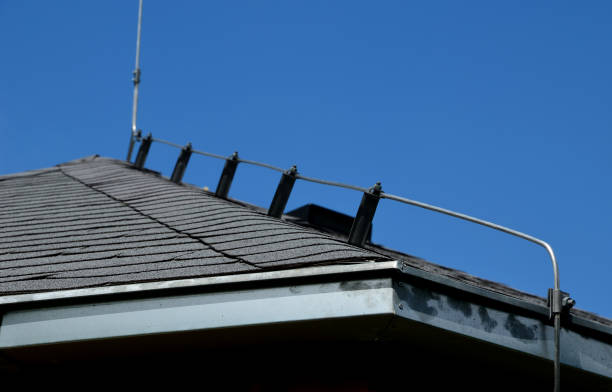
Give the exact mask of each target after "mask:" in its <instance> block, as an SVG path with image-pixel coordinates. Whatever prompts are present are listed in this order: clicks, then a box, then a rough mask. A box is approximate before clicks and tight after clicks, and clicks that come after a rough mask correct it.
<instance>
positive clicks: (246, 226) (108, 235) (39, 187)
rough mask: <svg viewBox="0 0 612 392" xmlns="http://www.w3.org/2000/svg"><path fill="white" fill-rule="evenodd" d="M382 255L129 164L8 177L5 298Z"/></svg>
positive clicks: (2, 258) (2, 183)
mask: <svg viewBox="0 0 612 392" xmlns="http://www.w3.org/2000/svg"><path fill="white" fill-rule="evenodd" d="M351 258H353V259H354V260H355V261H358V260H365V259H370V260H377V259H384V257H383V256H381V255H379V254H376V253H374V252H369V251H365V250H363V249H359V248H355V247H353V246H350V245H347V244H346V243H343V242H341V241H339V240H337V239H334V238H332V237H330V236H328V235H326V234H323V233H319V232H315V231H313V230H311V229H307V228H304V227H300V226H297V225H294V224H292V223H287V222H284V221H281V220H279V219H275V218H271V217H268V216H266V215H264V214H261V213H259V212H257V211H254V210H252V209H250V208H247V207H245V206H243V205H239V204H236V203H232V202H230V201H227V200H222V199H218V198H216V197H214V196H213V195H212V194H210V193H208V192H205V191H203V190H200V189H197V188H195V187H191V186H186V185H177V184H174V183H172V182H170V181H168V180H167V179H166V178H163V177H161V176H160V175H159V174H157V173H154V172H150V171H146V170H144V171H141V170H136V169H134V168H133V167H132V166H131V165H130V164H126V163H125V162H122V161H118V160H113V159H105V158H98V157H90V158H85V159H80V160H77V161H72V162H68V163H65V164H61V165H58V166H56V167H54V168H49V169H43V170H39V171H32V172H26V173H20V174H15V175H7V176H1V177H0V295H7V294H15V293H29V292H38V291H49V290H63V289H71V288H84V287H95V286H104V285H113V284H124V283H136V282H147V281H155V280H167V279H180V278H191V277H200V276H213V275H220V274H234V273H243V272H253V271H261V270H265V269H270V268H275V269H277V268H296V267H300V266H307V265H311V264H315V263H333V262H336V261H342V262H345V261H346V260H349V259H351Z"/></svg>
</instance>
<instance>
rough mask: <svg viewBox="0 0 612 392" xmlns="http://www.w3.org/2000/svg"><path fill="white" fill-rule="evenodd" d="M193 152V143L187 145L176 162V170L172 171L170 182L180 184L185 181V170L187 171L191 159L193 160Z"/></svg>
mask: <svg viewBox="0 0 612 392" xmlns="http://www.w3.org/2000/svg"><path fill="white" fill-rule="evenodd" d="M191 152H192V149H191V143H187V145H186V146H185V147H183V149H182V150H181V153H180V155H179V157H178V159H177V160H176V165H174V170H173V171H172V176H171V177H170V181H172V182H174V183H177V184H180V182H181V180H182V179H183V175H184V174H185V170H186V169H187V164H188V163H189V158H191Z"/></svg>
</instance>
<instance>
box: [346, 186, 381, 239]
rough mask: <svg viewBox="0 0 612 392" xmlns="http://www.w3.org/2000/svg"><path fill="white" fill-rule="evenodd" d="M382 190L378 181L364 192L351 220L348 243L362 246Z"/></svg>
mask: <svg viewBox="0 0 612 392" xmlns="http://www.w3.org/2000/svg"><path fill="white" fill-rule="evenodd" d="M381 192H382V186H381V185H380V182H377V183H376V185H374V186H373V187H371V188H370V189H369V190H368V191H367V192H364V194H363V196H362V198H361V203H360V204H359V209H358V210H357V216H355V220H354V221H353V226H352V227H351V232H350V234H349V238H348V243H349V244H351V245H357V246H363V244H364V243H365V240H366V238H367V236H368V232H369V231H370V228H371V226H372V220H373V219H374V214H375V213H376V207H377V206H378V202H379V201H380V194H381Z"/></svg>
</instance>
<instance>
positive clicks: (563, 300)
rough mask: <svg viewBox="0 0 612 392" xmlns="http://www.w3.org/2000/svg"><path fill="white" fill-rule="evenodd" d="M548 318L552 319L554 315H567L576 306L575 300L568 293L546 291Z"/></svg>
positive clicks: (552, 290)
mask: <svg viewBox="0 0 612 392" xmlns="http://www.w3.org/2000/svg"><path fill="white" fill-rule="evenodd" d="M547 305H548V309H549V312H548V316H549V318H551V319H552V318H553V317H554V315H555V314H567V312H569V310H570V309H571V308H572V307H573V306H574V305H576V300H575V299H573V298H571V297H570V295H569V293H566V292H565V291H561V290H555V289H548V300H547Z"/></svg>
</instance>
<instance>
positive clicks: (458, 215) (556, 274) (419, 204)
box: [380, 192, 559, 290]
mask: <svg viewBox="0 0 612 392" xmlns="http://www.w3.org/2000/svg"><path fill="white" fill-rule="evenodd" d="M380 197H381V198H385V199H389V200H395V201H399V202H401V203H405V204H410V205H413V206H416V207H421V208H425V209H427V210H430V211H435V212H439V213H442V214H446V215H449V216H453V217H455V218H459V219H463V220H466V221H470V222H473V223H476V224H479V225H482V226H487V227H490V228H492V229H495V230H499V231H502V232H504V233H507V234H510V235H513V236H516V237H519V238H522V239H524V240H527V241H530V242H533V243H535V244H538V245H540V246H542V247H543V248H544V249H546V251H547V252H548V255H549V256H550V259H551V261H552V265H553V271H554V279H555V282H554V287H555V289H557V290H559V268H558V266H557V259H556V257H555V253H554V252H553V250H552V248H551V247H550V245H549V244H548V243H546V242H545V241H542V240H541V239H539V238H535V237H532V236H530V235H528V234H525V233H521V232H520V231H516V230H513V229H510V228H508V227H504V226H501V225H498V224H495V223H492V222H488V221H486V220H483V219H478V218H475V217H473V216H469V215H466V214H461V213H459V212H455V211H451V210H447V209H445V208H441V207H436V206H434V205H431V204H427V203H422V202H420V201H416V200H410V199H406V198H405V197H401V196H396V195H392V194H390V193H385V192H382V193H381V194H380Z"/></svg>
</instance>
